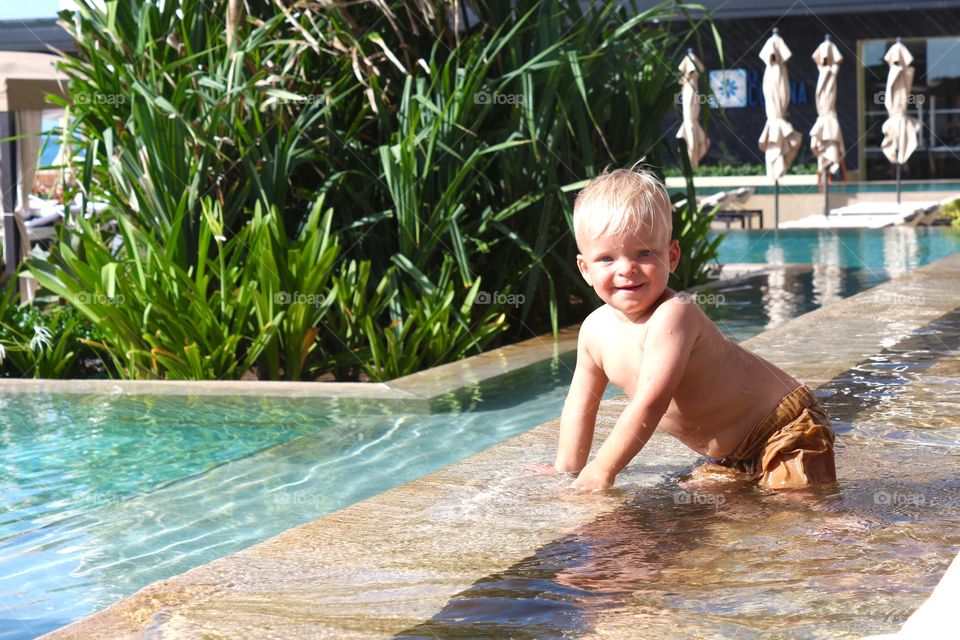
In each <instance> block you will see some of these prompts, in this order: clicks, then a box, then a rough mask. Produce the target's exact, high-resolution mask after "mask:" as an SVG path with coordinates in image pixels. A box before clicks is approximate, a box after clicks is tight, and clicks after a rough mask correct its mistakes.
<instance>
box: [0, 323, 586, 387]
mask: <svg viewBox="0 0 960 640" xmlns="http://www.w3.org/2000/svg"><path fill="white" fill-rule="evenodd" d="M577 332H578V329H577V327H568V328H565V329H561V330H560V331H559V333H558V335H557V336H556V337H554V336H553V335H552V334H546V335H542V336H536V337H533V338H529V339H527V340H523V341H521V342H516V343H513V344H509V345H507V346H504V347H500V348H498V349H492V350H490V351H486V352H484V353H481V354H479V355H475V356H470V357H469V358H464V359H463V360H458V361H457V362H450V363H448V364H444V365H440V366H437V367H433V368H431V369H426V370H424V371H419V372H417V373H413V374H410V375H407V376H403V377H401V378H394V379H393V380H390V381H389V382H285V381H270V380H85V379H80V380H54V379H44V378H41V379H33V378H5V379H0V393H73V394H84V395H91V394H98V395H99V394H104V395H177V396H237V395H257V396H268V397H287V398H349V399H357V400H365V399H369V400H431V399H433V398H436V397H438V396H441V395H443V394H445V393H450V392H453V391H456V390H458V389H461V388H463V387H466V386H468V385H471V384H475V383H479V382H484V381H486V380H490V379H492V378H496V377H497V376H501V375H503V374H505V373H510V372H511V371H515V370H517V369H522V368H523V367H526V366H529V365H532V364H536V363H537V362H541V361H543V360H547V359H549V358H552V357H554V356H556V355H562V354H564V353H569V352H571V351H575V350H576V348H577Z"/></svg>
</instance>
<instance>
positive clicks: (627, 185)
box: [573, 169, 673, 246]
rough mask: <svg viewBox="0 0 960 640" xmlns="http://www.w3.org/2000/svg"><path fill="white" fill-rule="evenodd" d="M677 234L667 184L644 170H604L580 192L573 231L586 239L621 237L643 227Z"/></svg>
mask: <svg viewBox="0 0 960 640" xmlns="http://www.w3.org/2000/svg"><path fill="white" fill-rule="evenodd" d="M644 226H646V227H648V228H649V229H650V231H651V232H655V231H656V230H657V229H658V228H660V229H664V230H666V232H667V238H668V239H669V238H670V237H671V235H672V234H673V206H672V205H671V204H670V197H669V196H668V195H667V190H666V189H665V188H664V187H663V183H662V182H660V180H659V179H658V178H657V177H656V176H655V175H654V174H653V173H652V172H650V171H646V170H644V169H640V170H634V169H616V170H614V171H606V170H605V171H604V172H603V173H601V174H600V175H599V176H597V177H596V178H594V179H593V180H591V181H590V182H589V183H588V184H587V186H586V187H584V188H583V190H582V191H581V192H580V193H579V194H577V199H576V201H575V202H574V204H573V231H574V233H575V234H576V238H577V245H578V246H582V240H585V239H587V238H599V237H601V236H618V235H623V234H624V233H627V232H629V231H632V230H637V229H640V228H642V227H644Z"/></svg>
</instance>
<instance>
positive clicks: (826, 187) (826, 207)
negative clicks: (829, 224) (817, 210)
mask: <svg viewBox="0 0 960 640" xmlns="http://www.w3.org/2000/svg"><path fill="white" fill-rule="evenodd" d="M823 215H824V216H825V217H826V216H829V215H830V179H829V176H828V175H827V172H826V170H824V172H823Z"/></svg>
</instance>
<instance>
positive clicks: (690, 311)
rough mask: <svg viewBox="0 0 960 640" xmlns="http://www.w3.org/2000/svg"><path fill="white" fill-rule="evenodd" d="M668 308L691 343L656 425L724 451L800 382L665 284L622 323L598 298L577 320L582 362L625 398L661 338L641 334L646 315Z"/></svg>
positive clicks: (708, 450) (706, 450) (712, 453)
mask: <svg viewBox="0 0 960 640" xmlns="http://www.w3.org/2000/svg"><path fill="white" fill-rule="evenodd" d="M667 311H673V313H672V316H673V319H674V320H676V319H679V320H680V322H679V323H676V326H675V329H674V333H675V334H679V333H680V332H685V333H689V334H691V335H692V336H694V337H693V343H694V344H693V348H692V349H691V350H690V355H689V358H688V360H687V363H686V367H685V368H684V371H683V375H682V376H681V378H680V381H679V384H678V385H677V387H676V390H675V391H674V394H673V397H672V398H671V399H670V404H669V406H668V407H667V410H666V411H665V412H664V414H663V417H662V418H661V419H660V424H659V428H660V429H661V430H663V431H665V432H667V433H669V434H670V435H672V436H674V437H676V438H677V439H678V440H680V441H681V442H683V443H684V444H685V445H687V446H688V447H690V448H691V449H693V450H694V451H696V452H697V453H700V454H703V455H705V456H708V457H710V458H724V457H726V456H727V455H729V454H730V453H732V452H733V451H734V449H736V447H737V445H739V444H740V442H742V441H743V439H744V438H745V437H746V436H747V435H748V434H749V432H750V430H751V429H753V427H754V426H756V425H757V424H758V423H759V422H760V421H761V420H763V419H764V418H765V417H766V416H767V415H768V414H769V413H770V412H771V411H773V410H774V409H775V408H776V406H777V405H778V404H779V402H780V400H782V399H783V397H784V396H786V395H787V394H788V393H790V392H791V391H793V390H794V389H796V388H797V387H799V386H800V383H799V382H797V381H796V380H795V379H794V378H793V377H792V376H790V375H789V374H788V373H786V372H784V371H783V370H781V369H779V368H777V367H775V366H774V365H772V364H770V363H769V362H767V361H765V360H763V359H762V358H760V357H758V356H756V355H755V354H753V353H750V352H749V351H747V350H746V349H743V348H742V347H740V346H739V345H737V344H736V343H734V342H731V341H730V340H729V339H728V338H727V337H726V336H724V335H723V334H722V333H721V332H720V330H719V329H718V328H717V327H716V325H714V324H713V322H712V321H711V320H710V319H709V318H707V316H706V315H705V314H704V313H703V311H701V310H700V308H699V307H698V306H697V305H696V304H695V303H694V302H692V301H691V300H690V298H686V297H677V296H676V294H675V293H674V292H673V291H671V290H669V289H668V290H667V291H666V292H665V299H664V300H663V301H662V302H661V303H660V304H659V305H658V306H657V308H656V309H654V310H653V312H652V313H651V318H650V319H649V320H648V321H647V322H642V323H632V322H624V321H622V320H621V319H620V318H618V317H617V315H616V313H614V311H613V309H611V308H610V307H609V306H607V305H604V306H602V307H600V308H599V309H597V310H596V311H594V312H593V313H592V314H591V315H590V317H588V318H587V320H586V321H585V322H584V323H583V326H582V327H581V332H583V334H584V335H585V346H586V352H587V355H588V356H589V358H590V361H588V362H587V363H586V364H587V366H590V365H591V364H592V365H595V366H597V367H598V368H599V369H600V370H601V371H602V372H603V374H604V375H605V376H606V377H607V379H609V381H610V382H612V383H613V384H614V385H616V386H617V387H619V388H620V389H623V391H624V393H626V394H627V396H628V397H629V398H631V399H633V397H634V396H635V394H636V391H637V389H636V387H637V384H638V382H639V379H640V370H641V363H642V362H643V359H644V356H645V352H654V353H651V355H652V356H654V357H655V352H656V351H657V349H658V347H662V346H663V345H662V344H646V343H645V341H644V338H645V335H646V333H647V331H646V329H647V326H648V324H649V321H651V320H654V318H653V316H656V314H658V313H665V312H667Z"/></svg>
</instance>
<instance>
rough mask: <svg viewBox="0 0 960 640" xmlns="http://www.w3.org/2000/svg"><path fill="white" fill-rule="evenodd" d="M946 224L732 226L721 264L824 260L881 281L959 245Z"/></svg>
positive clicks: (959, 237) (959, 235) (957, 234)
mask: <svg viewBox="0 0 960 640" xmlns="http://www.w3.org/2000/svg"><path fill="white" fill-rule="evenodd" d="M958 242H960V232H957V231H954V230H953V229H950V228H949V227H917V228H910V227H887V228H885V229H841V230H817V229H789V230H781V231H773V230H771V229H755V230H731V231H729V232H728V233H727V234H726V237H725V238H724V240H723V242H722V243H721V244H720V248H719V257H718V259H719V262H720V264H730V263H743V262H746V263H780V264H807V265H810V264H818V263H819V264H823V265H830V266H838V267H842V268H847V267H849V268H862V269H866V270H868V272H872V273H873V275H874V276H876V279H875V280H871V282H880V281H882V280H885V279H888V278H890V277H893V276H897V275H900V274H902V273H906V272H907V271H909V270H911V269H915V268H917V267H918V266H922V265H925V264H929V263H931V262H933V261H935V260H939V259H940V258H944V257H946V256H948V255H950V254H951V253H954V252H955V251H957V249H958Z"/></svg>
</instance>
